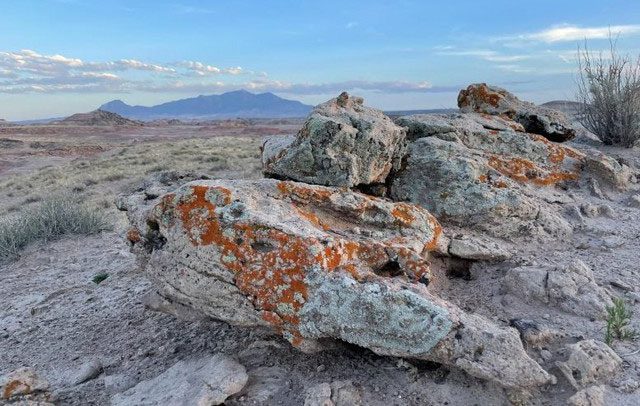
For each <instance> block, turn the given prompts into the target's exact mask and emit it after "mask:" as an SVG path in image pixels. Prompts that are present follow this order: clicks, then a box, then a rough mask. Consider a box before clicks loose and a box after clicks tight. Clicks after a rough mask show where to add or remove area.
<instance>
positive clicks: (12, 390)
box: [0, 368, 49, 402]
mask: <svg viewBox="0 0 640 406" xmlns="http://www.w3.org/2000/svg"><path fill="white" fill-rule="evenodd" d="M48 392H49V382H47V381H46V380H44V379H42V378H41V377H40V376H38V374H37V373H36V372H35V371H34V370H33V369H31V368H20V369H16V370H15V371H13V372H11V373H9V374H7V375H5V376H3V377H0V400H13V401H17V400H20V399H24V400H27V401H29V400H32V401H34V402H35V401H46V400H48V398H49V394H48Z"/></svg>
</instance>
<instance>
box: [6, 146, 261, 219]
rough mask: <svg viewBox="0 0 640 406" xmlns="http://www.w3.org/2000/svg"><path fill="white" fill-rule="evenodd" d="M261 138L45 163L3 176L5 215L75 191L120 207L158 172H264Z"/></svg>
mask: <svg viewBox="0 0 640 406" xmlns="http://www.w3.org/2000/svg"><path fill="white" fill-rule="evenodd" d="M260 144H261V141H260V139H259V138H249V137H214V138H205V139H184V140H180V139H178V140H170V141H167V140H165V141H147V142H139V143H127V144H124V143H123V144H122V145H115V146H111V149H110V151H107V152H106V153H103V154H100V155H94V156H90V157H82V158H77V159H75V160H72V161H70V162H67V163H64V164H61V165H57V166H56V165H51V166H46V167H42V168H40V169H38V170H35V171H33V172H31V173H27V174H19V175H11V176H6V177H4V179H3V181H0V217H2V216H5V215H7V214H9V213H11V212H16V211H18V210H17V209H19V208H21V207H25V205H26V207H28V206H29V205H31V204H35V203H37V201H38V200H39V199H40V198H41V196H47V195H51V194H59V193H74V194H77V195H79V196H80V197H81V198H83V199H84V200H85V201H87V202H88V203H89V204H91V205H94V206H98V207H101V208H102V209H103V210H105V211H107V212H115V211H116V210H115V207H114V205H113V202H114V201H115V198H116V196H117V195H118V194H119V193H121V192H122V191H123V190H125V189H127V188H128V186H129V185H131V184H134V183H138V182H140V181H141V180H142V179H144V178H146V177H148V176H149V174H151V173H154V172H160V171H166V170H176V171H196V172H201V173H205V174H207V175H209V176H212V177H225V178H227V177H228V178H255V177H258V176H259V175H260V151H259V148H260Z"/></svg>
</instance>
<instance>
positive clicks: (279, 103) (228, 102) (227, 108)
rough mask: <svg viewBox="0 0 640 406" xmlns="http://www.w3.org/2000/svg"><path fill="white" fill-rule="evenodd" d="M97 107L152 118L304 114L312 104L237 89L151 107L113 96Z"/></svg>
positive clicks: (135, 117) (270, 94) (251, 116)
mask: <svg viewBox="0 0 640 406" xmlns="http://www.w3.org/2000/svg"><path fill="white" fill-rule="evenodd" d="M100 109H101V110H105V111H109V112H112V113H117V114H119V115H121V116H123V117H127V118H132V119H139V120H153V119H170V118H184V119H194V118H198V119H216V118H236V117H238V118H282V117H304V116H306V115H307V114H309V112H310V111H311V109H312V106H309V105H306V104H302V103H300V102H299V101H296V100H287V99H283V98H281V97H279V96H277V95H275V94H273V93H270V92H266V93H260V94H255V93H251V92H250V91H248V90H245V89H238V90H233V91H230V92H226V93H223V94H220V95H208V96H207V95H200V96H196V97H191V98H187V99H181V100H175V101H171V102H167V103H162V104H159V105H156V106H151V107H146V106H130V105H128V104H126V103H124V102H123V101H122V100H113V101H110V102H108V103H106V104H103V105H102V106H101V107H100Z"/></svg>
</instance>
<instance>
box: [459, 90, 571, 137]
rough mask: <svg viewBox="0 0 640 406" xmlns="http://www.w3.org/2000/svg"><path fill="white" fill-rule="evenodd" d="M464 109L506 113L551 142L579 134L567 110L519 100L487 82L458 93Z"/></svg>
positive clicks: (506, 115) (494, 113)
mask: <svg viewBox="0 0 640 406" xmlns="http://www.w3.org/2000/svg"><path fill="white" fill-rule="evenodd" d="M458 107H460V109H461V110H462V111H463V112H476V113H484V114H490V115H496V116H503V117H505V118H509V119H511V120H514V121H516V122H518V123H519V124H521V125H522V126H523V127H524V129H525V131H527V132H530V133H534V134H540V135H543V136H544V137H546V138H547V139H549V140H551V141H556V142H563V141H568V140H570V139H572V138H574V137H575V136H576V131H575V129H574V128H573V127H572V126H571V124H570V123H569V121H568V120H567V118H566V116H565V115H564V113H562V112H560V111H557V110H553V109H550V108H546V107H541V106H536V105H535V104H533V103H529V102H525V101H522V100H519V99H518V98H517V97H515V96H514V95H513V94H511V93H509V92H508V91H506V90H504V89H502V88H499V87H496V86H489V85H487V84H486V83H476V84H472V85H469V86H468V87H467V88H466V89H464V90H462V91H460V94H459V95H458Z"/></svg>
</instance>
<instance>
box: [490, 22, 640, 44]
mask: <svg viewBox="0 0 640 406" xmlns="http://www.w3.org/2000/svg"><path fill="white" fill-rule="evenodd" d="M610 34H611V35H613V36H614V37H615V36H621V37H623V36H631V35H638V34H640V25H638V24H635V25H612V26H603V27H578V26H576V25H568V24H566V25H560V26H555V27H551V28H547V29H545V30H542V31H538V32H532V33H526V34H519V35H513V36H508V37H503V38H501V39H502V40H525V41H537V42H546V43H556V42H567V41H582V40H588V39H606V38H609V35H610Z"/></svg>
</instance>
